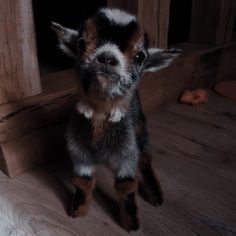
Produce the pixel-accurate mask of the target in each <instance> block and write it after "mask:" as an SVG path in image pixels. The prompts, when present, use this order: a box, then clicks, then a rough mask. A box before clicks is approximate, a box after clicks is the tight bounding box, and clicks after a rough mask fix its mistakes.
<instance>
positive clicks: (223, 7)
mask: <svg viewBox="0 0 236 236" xmlns="http://www.w3.org/2000/svg"><path fill="white" fill-rule="evenodd" d="M234 2H235V1H234V0H209V1H201V0H193V4H192V18H191V22H192V23H191V28H190V36H189V41H190V42H195V43H207V44H214V45H222V44H225V43H227V42H229V41H231V40H230V39H229V38H230V37H231V36H230V34H232V27H233V25H232V24H233V20H234V19H233V15H232V14H235V13H233V12H235V10H234V7H233V6H234V4H235V3H234Z"/></svg>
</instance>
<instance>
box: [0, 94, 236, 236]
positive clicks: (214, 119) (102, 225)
mask: <svg viewBox="0 0 236 236" xmlns="http://www.w3.org/2000/svg"><path fill="white" fill-rule="evenodd" d="M229 113H230V114H232V115H231V116H230V117H231V119H229V118H227V117H226V116H225V114H229ZM228 117H229V116H228ZM232 117H236V112H235V104H234V103H233V102H230V101H228V100H226V99H224V98H221V97H219V96H217V95H215V94H214V93H212V94H211V96H210V100H209V103H208V104H206V105H203V106H199V107H189V106H186V105H183V104H176V103H172V104H169V105H168V106H166V107H163V108H161V109H160V110H155V111H153V112H152V113H150V114H149V115H148V121H149V125H148V129H149V132H150V139H151V142H152V153H153V165H154V169H155V172H157V173H158V175H159V176H160V180H161V183H162V185H163V191H164V199H165V200H164V204H163V205H162V206H161V207H157V208H155V207H152V206H150V205H149V204H147V203H146V202H144V201H143V200H142V199H141V198H139V197H138V205H139V208H140V213H141V229H140V230H139V231H138V232H135V233H130V234H128V233H127V232H125V231H124V230H123V229H122V228H121V227H120V226H119V225H118V223H117V218H116V214H117V213H116V209H117V203H116V201H117V195H116V193H115V191H114V189H113V175H112V173H111V172H110V171H108V170H107V169H105V168H103V167H99V168H98V170H97V173H96V176H97V189H96V191H95V194H94V199H95V200H94V202H93V204H92V207H91V209H90V211H89V214H88V215H87V216H86V217H85V218H78V219H71V218H69V217H68V216H67V213H66V211H67V210H68V204H69V202H70V200H71V199H72V193H73V192H74V189H73V187H72V185H71V184H70V182H69V175H68V170H67V169H66V168H65V165H64V162H59V159H58V158H56V161H54V162H52V163H51V164H50V165H47V166H43V167H41V168H39V169H36V170H33V171H31V172H29V173H26V174H24V175H21V176H18V177H16V178H14V179H9V178H7V177H6V176H5V175H4V174H3V173H2V172H0V186H1V190H0V191H1V192H0V205H1V207H0V235H4V236H5V235H9V232H11V234H10V235H27V236H28V235H30V236H58V235H62V236H71V235H72V236H77V235H85V236H93V235H94V236H95V235H122V236H123V235H124V236H125V235H138V236H139V235H140V236H141V235H147V236H151V235H153V236H154V235H161V236H176V235H181V236H196V235H202V236H208V235H209V236H222V235H227V236H233V235H235V234H236V188H235V184H236V182H235V179H236V165H235V163H236V155H234V152H232V147H234V146H235V134H236V119H233V118H232ZM216 125H217V126H221V127H222V128H223V131H222V129H217V127H215V126H216ZM217 133H218V134H217ZM223 133H224V135H223ZM225 137H227V138H225ZM222 151H224V152H226V153H228V154H230V155H231V156H230V158H227V156H226V155H222Z"/></svg>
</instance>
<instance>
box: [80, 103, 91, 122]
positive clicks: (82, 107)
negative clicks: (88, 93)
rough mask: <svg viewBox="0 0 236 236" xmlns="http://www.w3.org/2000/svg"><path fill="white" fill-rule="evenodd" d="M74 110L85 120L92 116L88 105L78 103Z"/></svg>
mask: <svg viewBox="0 0 236 236" xmlns="http://www.w3.org/2000/svg"><path fill="white" fill-rule="evenodd" d="M76 109H77V111H78V112H79V113H80V114H83V115H84V116H85V117H86V118H87V119H90V118H92V116H93V110H92V108H90V107H89V106H88V105H85V104H83V103H80V102H79V103H78V104H77V106H76Z"/></svg>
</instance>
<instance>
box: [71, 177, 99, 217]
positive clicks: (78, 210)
mask: <svg viewBox="0 0 236 236" xmlns="http://www.w3.org/2000/svg"><path fill="white" fill-rule="evenodd" d="M73 184H74V185H75V186H76V188H77V190H78V189H79V190H80V191H81V192H82V194H83V196H82V197H83V203H82V204H81V205H78V206H74V208H75V209H72V217H73V218H75V217H78V216H85V215H86V214H87V212H88V210H89V206H90V205H91V202H92V199H93V196H92V194H93V190H94V188H95V178H94V177H93V178H92V179H87V178H84V177H76V178H74V179H73ZM77 200H79V199H74V202H75V201H77Z"/></svg>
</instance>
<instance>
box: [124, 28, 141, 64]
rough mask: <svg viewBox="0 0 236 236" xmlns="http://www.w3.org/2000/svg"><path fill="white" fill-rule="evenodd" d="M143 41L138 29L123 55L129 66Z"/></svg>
mask: <svg viewBox="0 0 236 236" xmlns="http://www.w3.org/2000/svg"><path fill="white" fill-rule="evenodd" d="M142 41H143V32H142V31H141V30H140V29H138V30H137V31H136V33H135V34H134V36H133V37H132V38H131V39H130V43H129V44H128V46H127V48H126V50H125V52H124V55H125V57H126V59H127V61H128V62H129V64H132V60H133V57H134V56H135V54H136V53H138V52H139V50H140V45H141V42H142Z"/></svg>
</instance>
